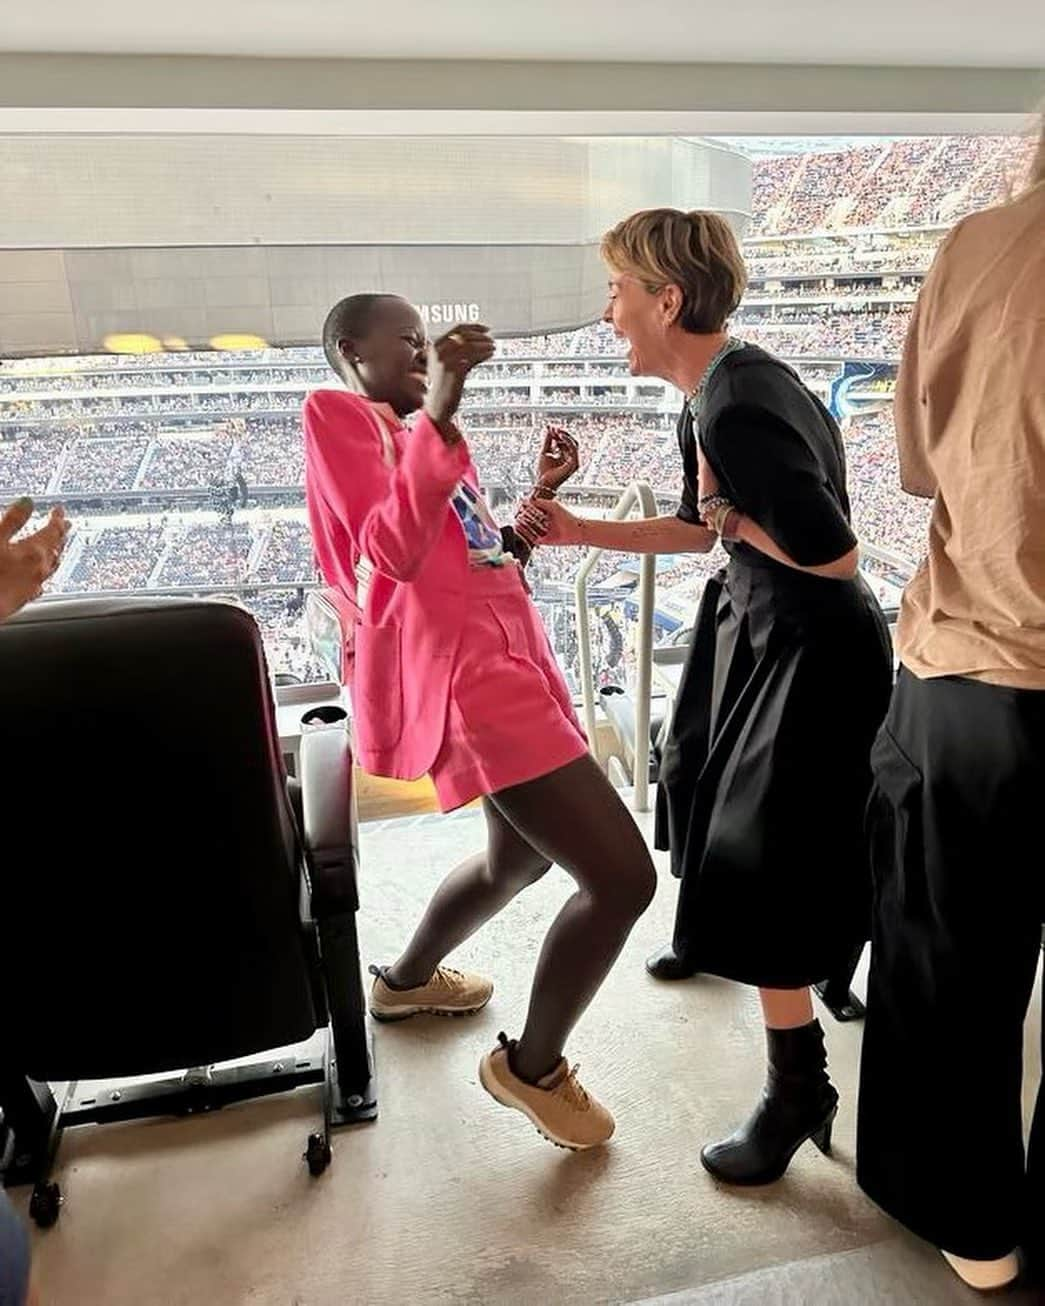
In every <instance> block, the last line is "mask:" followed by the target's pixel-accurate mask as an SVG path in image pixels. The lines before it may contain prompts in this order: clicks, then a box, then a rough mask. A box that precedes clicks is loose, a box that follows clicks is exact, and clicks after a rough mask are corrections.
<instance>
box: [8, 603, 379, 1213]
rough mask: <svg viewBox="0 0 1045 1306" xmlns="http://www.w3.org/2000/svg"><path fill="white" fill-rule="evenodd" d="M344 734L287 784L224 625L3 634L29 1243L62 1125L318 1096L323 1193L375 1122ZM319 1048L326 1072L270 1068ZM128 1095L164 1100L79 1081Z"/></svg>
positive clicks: (299, 1065)
mask: <svg viewBox="0 0 1045 1306" xmlns="http://www.w3.org/2000/svg"><path fill="white" fill-rule="evenodd" d="M340 715H341V718H342V719H341V720H339V721H335V722H334V723H333V724H325V725H322V726H320V727H318V728H315V729H308V728H306V729H305V731H304V735H303V738H302V747H301V758H300V764H301V765H300V777H299V781H295V782H289V783H288V780H287V776H286V774H285V772H284V770H283V764H282V761H281V758H280V749H279V740H278V736H277V731H276V725H275V717H274V709H273V701H272V696H271V692H270V688H269V679H268V674H267V670H266V665H265V658H264V654H263V651H262V646H261V639H260V635H259V632H258V628H257V626H256V625H255V623H254V620H253V618H251V617H250V616H249V615H248V614H247V613H246V612H244V611H243V610H242V609H240V608H238V607H235V606H233V605H231V604H226V603H220V602H206V601H202V602H201V601H198V600H195V599H183V598H168V599H134V598H126V599H115V600H113V599H93V600H81V601H71V602H69V601H63V602H55V603H40V604H35V605H33V606H31V607H30V608H29V609H28V610H27V611H25V612H23V613H22V614H21V615H19V616H18V617H16V618H14V619H12V620H11V621H10V622H8V623H6V624H5V625H4V626H2V627H0V719H2V721H3V734H4V748H3V754H2V759H0V780H2V786H3V794H4V817H5V820H4V830H3V836H2V837H3V844H4V858H3V862H4V876H3V881H2V885H3V887H2V896H0V904H2V906H0V919H2V921H3V923H4V928H3V933H2V936H0V938H2V943H0V992H2V993H3V994H4V998H5V1007H4V1021H3V1034H2V1039H3V1059H2V1062H0V1109H2V1111H3V1127H2V1128H0V1170H3V1171H5V1173H4V1174H3V1177H4V1179H5V1180H6V1182H7V1183H8V1184H12V1183H26V1182H35V1183H36V1189H35V1191H34V1194H33V1202H32V1207H31V1213H32V1214H33V1215H34V1218H36V1219H37V1222H38V1223H40V1224H43V1225H46V1224H50V1223H53V1221H54V1219H56V1218H57V1214H58V1205H59V1200H60V1194H59V1192H58V1189H57V1185H54V1184H51V1183H49V1182H48V1179H49V1172H50V1168H51V1165H52V1162H53V1160H54V1156H55V1153H56V1150H57V1147H58V1142H59V1138H60V1134H61V1131H62V1129H63V1128H67V1127H69V1126H72V1125H81V1124H86V1123H101V1122H105V1121H110V1120H115V1119H129V1118H135V1117H139V1116H146V1115H167V1114H188V1113H194V1112H199V1111H208V1110H212V1109H214V1108H216V1107H220V1106H222V1105H224V1104H225V1103H228V1102H232V1101H237V1100H240V1099H243V1098H249V1097H257V1096H262V1095H267V1094H271V1093H277V1092H281V1091H284V1090H289V1089H293V1088H296V1087H298V1086H300V1085H302V1084H307V1083H317V1084H322V1085H323V1087H324V1095H323V1117H324V1119H323V1127H322V1129H321V1130H320V1131H319V1132H317V1133H314V1134H313V1135H312V1136H311V1137H310V1138H309V1140H308V1147H307V1150H306V1157H307V1161H308V1166H309V1169H310V1171H311V1172H312V1173H313V1174H318V1173H320V1172H321V1171H322V1170H323V1169H324V1168H325V1167H326V1165H327V1164H328V1163H329V1161H330V1156H331V1154H330V1141H329V1134H330V1129H331V1127H333V1126H337V1125H341V1124H346V1123H350V1122H355V1121H360V1120H365V1119H372V1118H373V1117H374V1116H375V1115H376V1113H377V1105H376V1099H375V1093H374V1082H373V1075H372V1059H371V1053H370V1048H369V1043H368V1036H367V1026H366V1016H365V1002H364V994H363V987H362V978H361V975H360V964H359V951H358V944H357V936H356V921H355V916H356V911H357V908H358V897H357V886H356V858H357V853H356V837H355V835H356V829H355V818H354V805H353V795H352V787H351V786H352V767H351V754H350V750H349V740H348V733H347V730H346V725H345V721H344V719H343V716H344V714H343V713H342V714H340ZM317 1031H320V1032H322V1033H323V1039H322V1044H323V1046H322V1049H321V1050H320V1051H319V1052H316V1053H313V1054H312V1055H311V1056H308V1055H305V1056H302V1057H298V1056H296V1055H295V1053H294V1051H293V1050H291V1051H290V1052H289V1053H288V1052H287V1051H285V1049H287V1048H288V1047H289V1045H293V1044H301V1043H302V1042H303V1041H304V1040H307V1039H311V1038H312V1036H313V1035H314V1034H316V1033H317ZM276 1048H280V1049H284V1052H283V1053H282V1054H281V1055H278V1056H277V1055H274V1054H271V1050H272V1049H276ZM266 1051H269V1052H270V1056H269V1059H268V1060H261V1061H254V1062H253V1063H251V1064H243V1059H244V1058H252V1057H254V1058H256V1057H258V1055H259V1054H261V1053H264V1052H266ZM309 1052H312V1049H309ZM234 1059H235V1060H236V1061H237V1062H238V1064H236V1065H232V1066H224V1067H222V1066H220V1065H217V1064H216V1063H221V1062H230V1061H233V1060H234ZM186 1067H190V1068H194V1069H190V1070H188V1071H187V1072H186V1071H185V1068H186ZM172 1072H177V1073H172ZM145 1075H157V1076H163V1078H162V1079H160V1080H159V1082H155V1083H150V1084H141V1083H130V1084H127V1083H123V1084H120V1085H119V1086H118V1087H116V1086H112V1085H109V1086H108V1087H99V1086H97V1085H96V1084H95V1083H92V1084H91V1086H90V1087H89V1088H87V1087H83V1088H80V1087H79V1086H78V1084H77V1082H76V1081H87V1080H89V1081H107V1080H108V1081H111V1080H113V1079H115V1078H120V1079H122V1078H124V1077H131V1076H145ZM59 1082H68V1083H69V1087H68V1090H67V1091H65V1092H64V1093H60V1094H59V1100H56V1099H55V1097H54V1096H53V1095H52V1093H51V1090H50V1088H49V1087H48V1085H49V1084H57V1083H59ZM304 1141H305V1140H304V1139H303V1140H302V1142H304Z"/></svg>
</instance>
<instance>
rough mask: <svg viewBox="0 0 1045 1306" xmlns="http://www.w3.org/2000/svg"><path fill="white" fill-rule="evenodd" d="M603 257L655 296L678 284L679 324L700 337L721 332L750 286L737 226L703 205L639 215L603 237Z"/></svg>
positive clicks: (616, 269) (613, 267) (635, 215)
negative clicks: (736, 230) (679, 299)
mask: <svg viewBox="0 0 1045 1306" xmlns="http://www.w3.org/2000/svg"><path fill="white" fill-rule="evenodd" d="M602 257H603V259H604V260H605V261H606V263H607V264H608V265H609V266H610V267H611V268H612V269H613V270H614V271H615V272H624V273H630V274H631V275H632V276H633V277H636V278H637V279H638V280H639V281H641V282H642V283H643V285H644V286H645V287H646V289H647V290H648V291H650V293H651V294H655V293H656V292H657V291H658V290H662V289H663V288H664V287H665V286H669V285H674V286H678V288H679V289H680V290H681V291H682V311H681V312H680V314H679V317H678V323H679V326H681V327H682V329H683V330H684V331H691V332H693V333H694V334H696V335H708V334H711V333H712V332H715V331H721V330H722V328H723V327H724V326H725V324H726V320H727V318H729V317H730V315H731V314H732V313H733V311H734V310H735V308H736V306H737V305H738V304H739V303H740V297H741V295H743V293H744V287H745V286H746V285H747V272H746V271H745V269H744V260H743V258H741V255H740V246H739V245H738V244H737V238H736V236H734V235H733V228H732V227H731V226H730V225H729V223H728V222H727V221H726V219H725V218H722V217H719V215H718V214H717V213H706V212H704V211H703V210H701V209H693V210H692V211H691V212H689V213H684V212H683V211H682V210H681V209H644V210H643V211H642V212H641V213H633V214H632V215H631V217H630V218H625V219H624V221H623V222H618V223H617V225H616V226H615V227H614V228H613V230H612V231H607V233H606V234H605V236H603V238H602Z"/></svg>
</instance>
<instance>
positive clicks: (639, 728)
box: [574, 481, 657, 812]
mask: <svg viewBox="0 0 1045 1306" xmlns="http://www.w3.org/2000/svg"><path fill="white" fill-rule="evenodd" d="M635 507H638V509H639V513H640V515H641V516H643V517H656V515H657V503H656V500H655V499H654V497H653V491H652V490H651V489H650V487H649V486H648V485H647V484H646V482H645V481H635V482H633V483H632V484H631V485H629V486H628V488H627V489H626V490H625V491H624V493H623V494H622V495H621V496H620V498H619V499H618V500H617V505H616V507H615V508H614V509H613V514H612V517H613V520H614V521H621V520H622V519H623V518H625V517H627V516H628V515H629V513H630V512H631V510H632V509H633V508H635ZM604 552H605V550H604V549H598V548H596V549H589V550H588V552H587V555H586V556H585V559H584V561H583V562H582V563H581V565H580V567H579V568H578V570H577V579H576V581H575V582H574V594H575V598H576V605H577V647H578V651H579V653H580V664H581V696H582V701H583V704H584V728H585V730H586V731H587V732H588V742H589V743H590V745H591V747H592V750H593V751H594V749H595V675H594V672H593V670H592V664H591V619H590V616H589V613H588V577H589V576H590V575H591V571H592V568H593V567H594V566H595V564H596V562H598V560H599V558H601V557H602V555H603V553H604ZM656 567H657V559H656V556H655V555H654V554H652V553H647V554H644V555H643V557H642V561H641V563H640V564H639V658H638V667H637V669H636V682H637V683H636V686H635V744H634V748H633V750H632V751H633V754H634V760H633V769H632V783H633V785H634V787H635V810H636V811H637V812H648V811H649V758H650V737H649V716H650V695H651V693H652V691H653V599H654V583H655V579H656Z"/></svg>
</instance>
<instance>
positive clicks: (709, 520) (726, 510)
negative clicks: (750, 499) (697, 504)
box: [702, 495, 736, 535]
mask: <svg viewBox="0 0 1045 1306" xmlns="http://www.w3.org/2000/svg"><path fill="white" fill-rule="evenodd" d="M716 498H717V500H718V501H717V502H716V503H715V504H713V505H709V506H708V507H707V508H706V509H705V510H704V512H703V514H702V516H703V518H704V524H705V525H706V526H708V527H710V529H711V530H713V531H714V532H715V534H716V535H721V534H722V529H723V527H724V526H725V524H726V521H727V519H728V518H729V516H730V515H731V514H732V513H734V512H736V508H735V506H734V505H733V504H732V503H730V501H729V500H728V499H726V498H723V497H722V496H721V495H718V496H716Z"/></svg>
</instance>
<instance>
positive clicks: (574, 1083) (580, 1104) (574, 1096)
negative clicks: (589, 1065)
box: [555, 1062, 591, 1111]
mask: <svg viewBox="0 0 1045 1306" xmlns="http://www.w3.org/2000/svg"><path fill="white" fill-rule="evenodd" d="M580 1068H581V1067H580V1062H578V1063H577V1064H576V1065H574V1066H571V1067H570V1069H569V1070H568V1071H567V1073H566V1074H565V1075H563V1077H562V1082H561V1083H559V1084H557V1085H556V1087H555V1092H556V1093H558V1094H559V1095H560V1097H562V1098H563V1100H564V1101H565V1102H566V1103H567V1104H568V1105H569V1106H571V1107H572V1108H573V1109H574V1111H587V1110H588V1109H589V1107H590V1106H591V1098H590V1097H589V1096H588V1091H587V1089H586V1088H585V1087H584V1085H583V1084H582V1083H581V1081H580V1080H579V1079H578V1078H577V1072H578V1071H579V1070H580Z"/></svg>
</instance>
